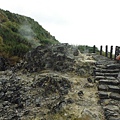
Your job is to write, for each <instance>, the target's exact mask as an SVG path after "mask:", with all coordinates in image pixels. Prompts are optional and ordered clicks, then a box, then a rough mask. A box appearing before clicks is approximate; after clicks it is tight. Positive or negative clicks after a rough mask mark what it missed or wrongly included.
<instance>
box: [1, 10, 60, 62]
mask: <svg viewBox="0 0 120 120" xmlns="http://www.w3.org/2000/svg"><path fill="white" fill-rule="evenodd" d="M55 43H58V41H57V40H56V39H55V37H54V36H52V35H51V34H50V33H49V32H48V31H46V30H45V29H44V28H43V27H42V26H41V25H39V24H38V22H36V21H34V20H33V19H31V18H29V17H26V16H22V15H18V14H14V13H11V12H9V11H4V10H2V9H0V56H4V57H6V58H10V59H15V60H18V59H20V58H22V57H23V55H24V54H25V53H26V52H27V51H29V50H30V49H32V48H34V47H36V46H38V45H41V44H55Z"/></svg>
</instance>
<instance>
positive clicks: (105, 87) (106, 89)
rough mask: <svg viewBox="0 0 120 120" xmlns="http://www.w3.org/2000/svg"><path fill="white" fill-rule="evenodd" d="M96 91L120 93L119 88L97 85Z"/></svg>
mask: <svg viewBox="0 0 120 120" xmlns="http://www.w3.org/2000/svg"><path fill="white" fill-rule="evenodd" d="M98 90H99V91H107V92H115V93H120V87H119V86H115V85H98Z"/></svg>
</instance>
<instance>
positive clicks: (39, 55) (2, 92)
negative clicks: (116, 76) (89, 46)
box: [0, 44, 118, 120]
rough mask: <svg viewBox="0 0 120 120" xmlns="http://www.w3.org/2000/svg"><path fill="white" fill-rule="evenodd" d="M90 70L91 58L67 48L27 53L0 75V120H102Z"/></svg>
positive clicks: (69, 47)
mask: <svg viewBox="0 0 120 120" xmlns="http://www.w3.org/2000/svg"><path fill="white" fill-rule="evenodd" d="M94 67H95V61H94V60H93V58H92V56H91V55H89V54H84V55H83V54H81V53H80V52H79V50H78V49H77V48H76V47H73V46H70V45H68V44H58V45H54V46H41V47H38V48H36V49H34V50H32V51H30V52H29V53H27V54H26V56H25V59H24V60H23V61H21V62H20V63H18V64H17V65H16V66H15V67H14V68H10V69H8V70H5V71H0V120H104V114H103V109H102V108H101V105H100V104H99V96H98V90H97V86H96V83H94V79H93V77H92V73H93V68H94ZM115 84H116V83H115ZM109 87H110V88H111V89H115V90H116V89H117V88H113V87H111V86H109ZM114 96H115V95H112V97H114ZM106 109H108V108H106ZM109 109H111V106H109ZM114 109H116V110H118V107H115V108H114Z"/></svg>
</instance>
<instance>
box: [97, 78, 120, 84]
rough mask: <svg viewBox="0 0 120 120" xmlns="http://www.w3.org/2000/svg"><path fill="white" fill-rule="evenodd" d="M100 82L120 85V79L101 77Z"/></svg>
mask: <svg viewBox="0 0 120 120" xmlns="http://www.w3.org/2000/svg"><path fill="white" fill-rule="evenodd" d="M99 84H100V85H101V84H107V85H120V81H118V80H117V79H116V80H111V79H100V80H99Z"/></svg>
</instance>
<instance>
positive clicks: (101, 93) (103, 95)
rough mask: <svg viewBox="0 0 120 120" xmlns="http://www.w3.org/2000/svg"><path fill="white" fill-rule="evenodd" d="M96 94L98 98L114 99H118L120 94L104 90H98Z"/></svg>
mask: <svg viewBox="0 0 120 120" xmlns="http://www.w3.org/2000/svg"><path fill="white" fill-rule="evenodd" d="M98 95H99V97H100V99H109V98H111V99H114V100H120V94H119V93H113V92H112V93H111V92H106V91H99V92H98Z"/></svg>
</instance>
